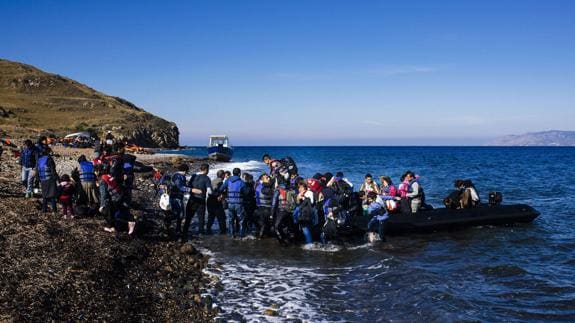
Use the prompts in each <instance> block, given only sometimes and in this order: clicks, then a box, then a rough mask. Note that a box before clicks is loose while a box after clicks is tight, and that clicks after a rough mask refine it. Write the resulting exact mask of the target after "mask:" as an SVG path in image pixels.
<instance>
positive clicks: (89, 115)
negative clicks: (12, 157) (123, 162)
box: [0, 59, 179, 148]
mask: <svg viewBox="0 0 575 323" xmlns="http://www.w3.org/2000/svg"><path fill="white" fill-rule="evenodd" d="M0 128H3V129H5V130H7V132H9V133H10V134H12V135H13V136H16V137H29V136H33V135H36V134H39V133H46V132H51V133H53V134H55V135H57V136H63V135H66V134H67V133H69V132H76V131H92V132H94V133H96V134H98V135H101V134H102V133H103V132H105V131H112V132H113V133H114V134H115V135H116V137H118V138H123V139H126V140H128V141H130V142H132V143H135V144H137V145H140V146H145V147H161V148H176V147H178V146H179V131H178V127H177V126H176V124H175V123H173V122H170V121H167V120H164V119H162V118H159V117H157V116H154V115H152V114H150V113H148V112H146V111H144V110H143V109H142V108H140V107H138V106H136V105H135V104H133V103H131V102H129V101H127V100H125V99H122V98H119V97H114V96H109V95H106V94H103V93H101V92H98V91H96V90H94V89H92V88H90V87H88V86H86V85H83V84H81V83H78V82H76V81H74V80H71V79H69V78H66V77H63V76H60V75H57V74H50V73H46V72H43V71H41V70H39V69H37V68H35V67H33V66H30V65H25V64H21V63H16V62H10V61H7V60H2V59H0Z"/></svg>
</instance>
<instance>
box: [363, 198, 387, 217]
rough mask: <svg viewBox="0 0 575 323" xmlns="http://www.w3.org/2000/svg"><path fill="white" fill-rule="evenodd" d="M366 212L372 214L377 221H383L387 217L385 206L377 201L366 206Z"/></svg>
mask: <svg viewBox="0 0 575 323" xmlns="http://www.w3.org/2000/svg"><path fill="white" fill-rule="evenodd" d="M367 212H368V214H369V215H371V216H374V217H375V218H376V219H377V220H378V221H385V220H387V219H388V218H389V214H388V213H387V210H386V209H385V207H384V206H383V205H381V204H379V203H377V202H373V203H371V204H370V205H369V206H368V207H367Z"/></svg>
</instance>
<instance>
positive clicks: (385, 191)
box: [381, 185, 398, 196]
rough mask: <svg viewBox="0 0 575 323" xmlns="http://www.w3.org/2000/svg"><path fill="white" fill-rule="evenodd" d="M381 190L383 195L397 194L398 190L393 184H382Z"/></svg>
mask: <svg viewBox="0 0 575 323" xmlns="http://www.w3.org/2000/svg"><path fill="white" fill-rule="evenodd" d="M381 191H382V192H383V195H385V196H398V192H397V189H396V188H395V185H388V186H387V187H385V186H383V185H382V186H381Z"/></svg>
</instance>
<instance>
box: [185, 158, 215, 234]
mask: <svg viewBox="0 0 575 323" xmlns="http://www.w3.org/2000/svg"><path fill="white" fill-rule="evenodd" d="M209 171H210V165H208V164H202V165H200V172H199V173H197V174H194V175H192V178H190V181H189V182H188V187H189V188H190V190H191V193H192V194H191V196H190V199H189V200H188V204H187V205H186V221H185V222H184V231H183V232H182V240H183V241H186V240H187V236H188V230H189V229H190V224H191V222H192V218H193V217H194V214H198V234H205V227H204V223H205V221H206V220H205V218H206V198H207V196H208V195H209V194H210V193H211V192H212V182H211V180H210V178H209V177H208V172H209Z"/></svg>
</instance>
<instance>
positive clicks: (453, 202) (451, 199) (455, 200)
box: [443, 179, 465, 210]
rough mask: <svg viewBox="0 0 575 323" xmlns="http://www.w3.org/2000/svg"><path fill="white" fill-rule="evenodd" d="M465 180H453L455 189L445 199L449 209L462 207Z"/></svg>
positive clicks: (444, 203) (444, 201)
mask: <svg viewBox="0 0 575 323" xmlns="http://www.w3.org/2000/svg"><path fill="white" fill-rule="evenodd" d="M462 182H463V181H462V180H460V179H456V180H455V181H454V182H453V186H454V187H455V190H453V191H451V192H450V193H449V195H447V196H446V197H445V198H444V199H443V205H444V206H445V207H446V208H448V209H454V210H456V209H460V208H461V196H462V195H463V192H464V190H465V189H464V188H463V183H462Z"/></svg>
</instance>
